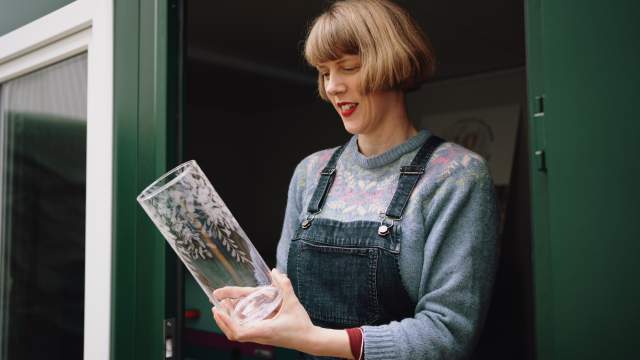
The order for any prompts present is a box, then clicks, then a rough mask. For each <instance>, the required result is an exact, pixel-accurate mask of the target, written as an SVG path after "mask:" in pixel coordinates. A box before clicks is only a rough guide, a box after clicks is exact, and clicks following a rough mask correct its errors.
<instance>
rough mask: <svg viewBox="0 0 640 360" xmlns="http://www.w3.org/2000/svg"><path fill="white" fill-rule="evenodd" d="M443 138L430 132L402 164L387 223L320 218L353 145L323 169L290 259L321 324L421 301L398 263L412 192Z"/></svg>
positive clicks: (408, 310)
mask: <svg viewBox="0 0 640 360" xmlns="http://www.w3.org/2000/svg"><path fill="white" fill-rule="evenodd" d="M442 142H444V141H443V140H442V139H441V138H438V137H436V136H431V137H429V138H428V139H427V141H425V143H424V144H423V145H422V147H421V148H420V150H418V153H417V154H416V156H415V157H414V159H413V161H412V162H411V165H408V166H402V167H401V168H400V179H399V180H398V187H397V188H396V192H395V194H394V195H393V198H392V200H391V203H390V204H389V207H388V208H387V211H386V213H385V214H384V217H382V216H381V218H382V219H381V221H380V222H376V221H351V222H340V221H337V220H331V219H323V218H315V216H316V215H317V214H318V213H320V211H322V206H323V205H324V201H325V200H326V198H327V194H328V192H329V189H330V188H331V184H332V183H333V179H334V177H335V175H336V164H337V161H338V158H339V157H340V155H341V154H342V151H343V150H344V148H345V146H346V145H343V146H342V147H340V148H338V149H337V150H336V151H335V152H334V153H333V156H332V157H331V159H330V160H329V162H328V163H327V165H326V166H325V168H324V169H323V170H322V172H321V173H320V179H319V180H318V185H317V187H316V189H315V192H314V194H313V196H312V198H311V201H310V202H309V206H308V208H307V216H306V219H305V220H304V221H303V222H302V224H301V226H300V228H298V230H297V231H296V232H295V235H294V237H293V239H292V240H291V245H290V247H289V255H288V261H287V273H288V276H289V278H290V279H291V282H292V284H293V288H294V291H295V293H296V295H297V296H298V298H299V299H300V302H301V303H302V305H303V306H304V308H305V309H306V310H307V312H308V313H309V316H310V317H311V320H312V322H313V323H314V324H315V325H317V326H321V327H325V328H332V329H345V328H350V327H358V326H362V325H379V324H385V323H389V322H390V321H392V320H401V319H403V318H406V317H412V316H413V315H414V309H415V306H416V304H415V302H413V301H411V299H410V298H409V294H408V293H407V291H406V289H405V288H404V286H403V285H402V280H401V278H400V271H399V268H398V258H399V255H400V239H401V232H402V227H401V226H400V225H401V222H400V221H401V219H402V213H403V211H404V209H405V207H406V205H407V202H408V201H409V197H410V196H411V192H412V191H413V189H414V187H415V185H416V184H417V183H418V180H419V179H420V177H421V176H422V174H423V173H424V172H425V168H426V166H427V163H428V161H429V159H430V158H431V155H432V154H433V152H434V151H435V149H436V148H437V147H438V146H439V145H440V144H441V143H442ZM381 215H382V214H381ZM306 357H307V358H312V357H310V356H306Z"/></svg>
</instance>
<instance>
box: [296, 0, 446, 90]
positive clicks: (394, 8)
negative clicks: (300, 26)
mask: <svg viewBox="0 0 640 360" xmlns="http://www.w3.org/2000/svg"><path fill="white" fill-rule="evenodd" d="M343 55H358V56H359V57H360V61H361V70H360V71H361V72H362V89H361V91H362V92H363V93H364V94H369V93H372V92H376V91H382V90H402V91H409V90H415V89H417V88H419V87H420V85H421V84H422V83H423V82H424V81H425V80H426V79H427V78H429V77H430V76H431V75H432V74H433V73H434V72H435V60H436V59H435V55H434V51H433V48H432V46H431V42H430V41H429V38H428V37H427V36H426V35H425V34H424V32H423V31H422V29H420V27H419V25H418V24H417V23H416V22H415V20H414V19H413V18H411V16H410V15H409V14H408V13H407V11H406V10H404V9H403V8H401V7H400V6H398V5H396V4H394V3H392V2H391V1H386V0H343V1H336V2H334V3H332V4H331V5H330V6H329V7H328V8H327V10H325V11H324V12H323V13H322V14H321V15H320V16H318V17H317V18H316V19H315V20H314V21H313V22H312V23H311V26H310V27H309V32H308V35H307V39H306V42H305V45H304V57H305V59H306V60H307V62H308V63H309V64H310V65H311V66H314V67H317V66H318V65H319V64H320V63H323V62H326V61H333V60H337V59H339V58H340V57H342V56H343ZM318 92H319V93H320V97H321V98H322V99H324V100H328V97H327V93H326V92H325V84H324V79H323V77H322V76H321V75H320V74H318Z"/></svg>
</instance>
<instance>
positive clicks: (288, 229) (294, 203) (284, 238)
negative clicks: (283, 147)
mask: <svg viewBox="0 0 640 360" xmlns="http://www.w3.org/2000/svg"><path fill="white" fill-rule="evenodd" d="M307 159H308V158H306V159H304V160H302V161H301V162H300V163H299V164H298V165H297V166H296V169H295V171H294V172H293V176H292V177H291V182H290V183H289V191H288V193H287V206H286V210H285V214H284V223H283V225H282V233H281V235H280V240H279V241H278V247H277V250H276V268H277V269H278V270H279V271H280V272H282V273H284V274H286V273H287V257H288V253H289V245H290V244H291V238H292V237H293V234H294V232H295V231H296V229H297V228H298V226H300V223H299V218H300V213H301V212H302V195H303V191H304V188H305V181H306V174H305V171H304V169H305V167H306V166H305V163H306V161H307Z"/></svg>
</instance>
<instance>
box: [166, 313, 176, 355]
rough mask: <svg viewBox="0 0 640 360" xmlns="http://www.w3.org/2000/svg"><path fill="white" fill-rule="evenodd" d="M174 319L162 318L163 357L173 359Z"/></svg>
mask: <svg viewBox="0 0 640 360" xmlns="http://www.w3.org/2000/svg"><path fill="white" fill-rule="evenodd" d="M175 339H176V319H175V318H170V319H165V320H164V358H165V359H173V352H174V349H175V348H176V347H175V345H176V343H175Z"/></svg>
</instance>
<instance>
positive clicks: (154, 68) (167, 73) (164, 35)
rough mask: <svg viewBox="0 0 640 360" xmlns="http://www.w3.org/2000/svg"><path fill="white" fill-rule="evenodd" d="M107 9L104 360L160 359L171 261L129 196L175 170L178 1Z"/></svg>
mask: <svg viewBox="0 0 640 360" xmlns="http://www.w3.org/2000/svg"><path fill="white" fill-rule="evenodd" d="M113 3H114V103H113V106H114V107H113V109H114V144H113V145H114V146H113V163H114V172H113V184H114V187H113V284H112V289H113V294H112V305H113V311H112V324H113V325H112V333H111V357H112V358H113V359H118V360H120V359H130V360H134V359H159V358H162V359H164V358H165V356H166V348H167V344H166V342H165V337H166V334H165V320H166V319H168V318H172V317H176V314H177V311H176V309H177V306H176V301H175V298H176V289H175V268H176V260H175V255H174V254H173V253H172V250H171V249H170V247H169V246H167V244H166V241H165V240H164V238H162V236H161V235H160V233H159V232H158V230H157V229H156V228H155V227H154V226H153V224H152V222H151V220H150V219H149V218H148V216H147V215H146V214H145V213H144V211H142V208H141V207H140V206H139V205H138V203H137V202H136V196H137V195H138V194H139V193H140V192H141V191H142V190H143V189H144V188H145V187H146V186H147V185H148V184H150V183H151V182H152V181H153V180H155V179H156V178H157V177H159V176H160V175H162V174H163V173H164V172H166V171H167V170H168V169H169V168H170V167H173V165H175V162H176V153H177V152H176V148H175V146H174V144H175V139H174V138H175V137H176V134H177V133H179V132H178V131H177V129H176V126H177V125H176V124H177V123H178V120H177V119H176V117H175V116H174V115H175V111H176V100H175V99H176V97H175V96H174V94H175V91H176V90H175V89H174V88H173V86H172V87H171V88H170V85H169V84H175V83H176V81H175V78H176V77H177V76H178V72H177V71H176V70H175V68H174V66H175V49H174V45H175V42H174V37H175V29H174V28H173V27H174V26H175V25H176V22H175V21H174V17H175V16H176V13H177V11H178V6H176V3H177V0H113ZM174 340H175V336H174ZM173 353H174V355H175V353H176V351H175V345H174V351H173ZM178 353H179V352H178ZM172 358H175V356H174V357H172Z"/></svg>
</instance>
